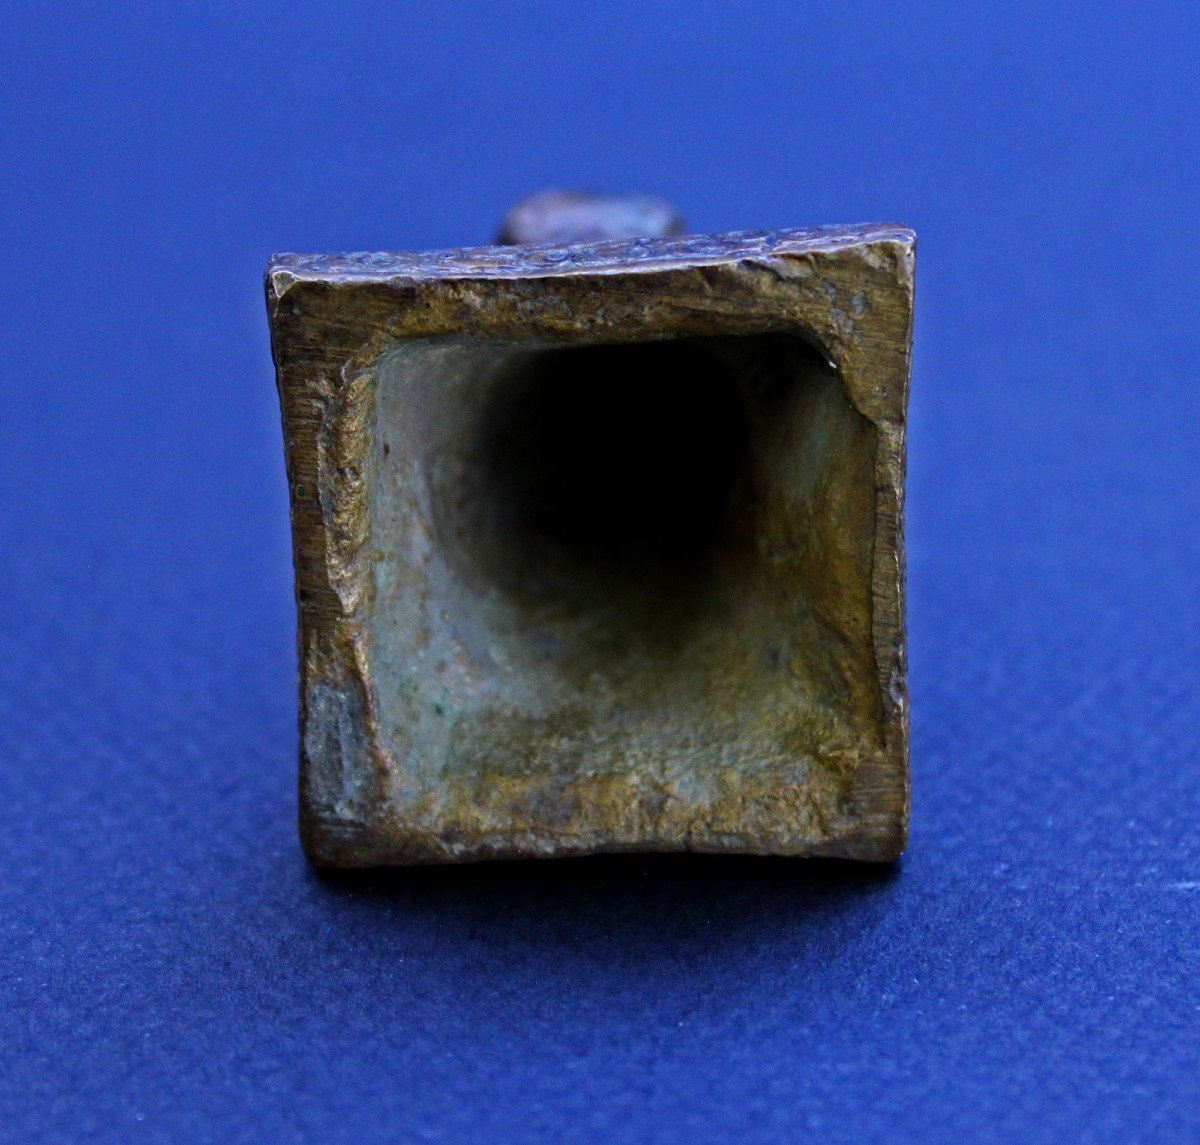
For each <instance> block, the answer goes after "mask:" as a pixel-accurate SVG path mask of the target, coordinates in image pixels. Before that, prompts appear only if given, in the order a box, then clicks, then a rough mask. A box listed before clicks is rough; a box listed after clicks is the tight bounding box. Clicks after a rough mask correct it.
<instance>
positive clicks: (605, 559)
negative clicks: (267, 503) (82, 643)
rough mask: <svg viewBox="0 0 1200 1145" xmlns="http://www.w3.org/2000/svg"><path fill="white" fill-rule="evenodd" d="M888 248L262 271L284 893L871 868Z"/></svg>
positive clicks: (338, 263) (896, 824)
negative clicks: (316, 885) (671, 865)
mask: <svg viewBox="0 0 1200 1145" xmlns="http://www.w3.org/2000/svg"><path fill="white" fill-rule="evenodd" d="M559 205H561V203H560V204H559ZM551 206H552V207H553V206H554V203H553V202H552V203H551ZM578 206H579V204H578V202H576V204H575V207H573V208H572V209H575V208H576V207H578ZM585 206H586V204H585ZM601 206H603V204H601ZM603 209H604V210H607V209H608V208H603ZM618 214H619V211H618ZM594 221H595V217H594V216H593V222H594ZM510 223H511V216H510ZM522 225H524V226H525V229H524V230H519V229H518V230H517V231H516V233H518V234H521V235H525V236H529V235H530V234H536V233H538V232H537V227H538V226H540V225H546V226H550V227H552V226H554V225H558V224H557V223H555V222H554V220H553V219H552V218H551V219H550V220H549V222H547V220H546V218H545V217H542V218H541V219H540V221H539V219H538V218H537V217H536V212H535V216H534V221H533V222H532V223H531V222H529V218H528V212H527V214H526V221H525V223H524V224H522ZM596 225H597V226H601V227H602V225H607V224H603V221H601V223H597V224H596ZM663 229H668V230H669V229H671V227H670V226H668V227H665V228H663ZM506 231H507V232H508V233H510V234H511V233H512V232H513V227H512V226H511V225H509V226H507V227H506ZM913 249H914V239H913V235H912V233H911V232H910V231H908V230H907V229H905V228H903V227H897V226H890V225H868V226H857V227H831V228H818V229H810V230H784V231H774V232H757V233H735V234H726V235H716V236H689V237H656V238H649V239H646V238H626V239H613V240H606V241H592V242H583V243H574V244H570V243H567V244H560V245H545V244H540V245H516V246H497V247H485V248H481V249H475V250H458V251H440V252H433V253H426V254H354V255H341V256H326V255H281V256H278V257H276V258H274V259H273V260H272V261H271V264H270V265H269V267H268V269H267V282H266V285H267V302H268V309H269V312H270V320H271V334H272V344H273V349H274V355H275V363H276V368H277V373H278V383H279V392H280V398H281V402H282V407H283V420H284V432H285V440H286V448H287V460H288V473H289V478H290V484H291V495H292V524H293V533H294V544H295V562H296V582H297V599H298V607H299V614H300V657H301V833H302V838H303V842H304V846H305V849H306V850H307V852H308V854H309V855H310V856H311V857H312V858H313V859H314V860H315V861H317V862H319V863H323V864H328V865H334V866H370V865H382V864H407V863H430V862H454V861H462V860H470V859H485V858H499V857H523V856H552V855H568V854H586V853H592V852H598V851H630V850H646V851H651V850H653V851H679V850H694V851H728V852H751V853H759V854H784V855H825V856H842V857H848V858H855V859H866V860H890V859H893V858H895V857H896V856H898V855H899V853H900V851H901V850H902V849H903V846H904V841H905V835H906V830H907V820H908V759H907V752H908V720H907V710H906V668H905V650H904V628H903V585H904V569H903V531H902V508H903V478H904V429H905V407H906V402H907V394H908V382H909V369H910V344H911V327H912V289H913Z"/></svg>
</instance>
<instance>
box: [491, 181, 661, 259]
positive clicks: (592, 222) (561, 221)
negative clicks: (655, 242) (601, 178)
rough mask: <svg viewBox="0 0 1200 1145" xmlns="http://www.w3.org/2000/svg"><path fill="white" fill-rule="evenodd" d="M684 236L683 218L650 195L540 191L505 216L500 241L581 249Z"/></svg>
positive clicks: (497, 239)
mask: <svg viewBox="0 0 1200 1145" xmlns="http://www.w3.org/2000/svg"><path fill="white" fill-rule="evenodd" d="M683 233H684V228H683V219H682V218H681V217H680V215H679V212H678V211H676V210H675V208H674V207H672V206H671V204H670V203H668V202H666V201H665V200H664V199H658V198H655V197H654V196H652V195H594V194H589V193H587V192H583V191H541V192H539V193H538V194H536V195H530V196H529V197H528V198H526V199H522V200H521V201H520V202H519V203H517V204H516V205H515V206H514V207H513V208H512V209H511V210H510V211H509V212H508V214H507V215H505V216H504V222H503V223H502V224H501V226H500V233H499V235H497V236H496V241H497V242H498V243H500V244H502V245H504V246H512V245H518V244H525V243H576V242H579V243H583V242H602V241H604V240H605V239H661V238H669V237H670V236H672V235H681V234H683Z"/></svg>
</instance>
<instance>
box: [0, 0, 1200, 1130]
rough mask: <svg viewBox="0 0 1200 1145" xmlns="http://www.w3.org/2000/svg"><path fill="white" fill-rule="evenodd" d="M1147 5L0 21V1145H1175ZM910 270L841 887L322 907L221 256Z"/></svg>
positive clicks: (281, 585) (1185, 1004) (1170, 834)
mask: <svg viewBox="0 0 1200 1145" xmlns="http://www.w3.org/2000/svg"><path fill="white" fill-rule="evenodd" d="M1198 49H1200V9H1197V6H1196V5H1195V4H1194V3H1186V4H1183V3H1181V4H1174V5H1171V4H1164V5H1154V6H1148V5H1133V4H1130V5H1112V4H1094V5H1087V6H1080V5H1058V4H1046V3H1028V4H1016V5H1005V6H982V5H981V6H967V5H956V4H947V5H944V6H924V5H895V6H879V5H865V6H846V7H845V8H844V9H842V8H841V7H840V6H836V5H833V6H830V5H812V6H802V5H796V4H786V3H762V4H755V5H745V6H733V5H729V6H725V5H700V6H696V5H691V4H684V3H654V2H646V3H641V4H638V5H623V4H617V5H607V6H605V5H596V6H586V7H584V6H572V5H563V4H559V3H555V4H509V3H505V4H495V5H493V4H484V3H479V4H458V5H455V4H413V3H410V4H402V5H394V4H393V5H379V6H376V7H366V6H363V7H357V6H352V7H349V8H342V7H339V6H333V5H330V6H327V7H318V6H297V5H283V4H262V5H230V6H228V7H223V8H218V7H210V8H207V9H205V10H192V9H191V8H190V7H188V8H186V9H185V8H184V7H182V6H175V5H163V6H159V10H157V11H156V10H154V9H151V10H149V11H141V12H134V10H133V9H132V8H123V7H122V6H115V7H114V6H99V5H62V6H60V7H57V8H50V7H47V6H44V5H38V4H30V5H23V6H21V8H20V9H19V10H16V6H10V8H9V10H8V12H7V14H6V18H5V21H4V32H3V36H0V106H2V108H3V114H2V115H0V164H2V165H3V178H2V179H0V238H2V242H3V256H4V272H3V275H2V276H0V292H2V294H3V308H2V311H0V314H2V318H0V338H2V339H3V362H4V367H3V369H4V390H3V392H4V399H5V400H4V404H3V411H2V413H0V484H2V488H3V502H2V508H0V546H2V547H0V553H2V554H3V556H2V557H0V587H2V592H3V600H4V603H5V608H4V609H3V611H2V612H0V663H2V664H3V671H2V674H0V737H2V739H3V744H2V751H3V760H4V764H3V768H2V769H0V864H2V866H3V870H4V878H3V880H2V881H0V1137H3V1138H4V1139H6V1140H13V1141H37V1140H46V1141H68V1140H85V1139H97V1140H112V1141H139V1140H149V1141H158V1140H170V1141H192V1140H196V1141H214V1142H216V1141H219V1142H233V1141H272V1142H274V1141H385V1140H386V1141H410V1140H435V1141H439V1140H444V1141H481V1142H483V1141H487V1142H492V1141H501V1140H514V1141H520V1140H549V1141H559V1140H568V1139H570V1140H585V1141H734V1140H736V1141H779V1140H788V1141H792V1140H797V1141H798V1140H815V1141H856V1142H867V1141H887V1142H897V1141H920V1142H940V1141H949V1142H958V1141H963V1140H971V1141H975V1140H979V1141H990V1140H997V1141H1022V1142H1028V1141H1063V1140H1095V1141H1128V1140H1156V1141H1162V1140H1170V1139H1175V1140H1178V1139H1189V1138H1190V1139H1197V1138H1198V1137H1200V1097H1198V1094H1197V1090H1198V1084H1197V1070H1198V1067H1200V989H1198V987H1197V969H1198V967H1197V962H1198V959H1197V945H1198V943H1200V832H1198V830H1197V820H1198V816H1200V770H1198V768H1197V749H1198V744H1200V656H1198V653H1200V536H1198V529H1197V519H1198V516H1200V481H1198V476H1200V474H1198V469H1197V444H1198V435H1197V423H1198V422H1200V385H1198V384H1197V383H1198V381H1200V379H1198V378H1197V362H1198V361H1200V323H1198V322H1197V320H1196V304H1197V297H1198V289H1197V288H1198V286H1200V281H1198V276H1197V273H1196V259H1197V253H1196V252H1197V250H1198V249H1200V246H1198V244H1197V238H1198V235H1197V225H1196V219H1197V217H1198V213H1197V206H1198V203H1197V197H1198V196H1197V184H1196V172H1197V168H1198V159H1200V147H1198V146H1197V144H1198V142H1200V140H1198V135H1197V115H1196V107H1197V100H1198V98H1200V69H1198V68H1197V66H1196V60H1197V53H1198ZM561 184H566V185H583V186H598V187H612V188H616V189H625V188H628V189H634V190H644V191H648V192H653V193H659V194H663V195H665V196H666V197H668V198H669V199H671V200H673V201H674V202H676V203H678V204H679V205H680V206H681V208H682V209H683V210H684V212H685V214H686V216H687V218H688V219H689V221H690V223H691V225H692V226H693V228H695V229H698V230H714V231H715V230H725V229H735V228H750V227H763V226H779V225H803V224H806V223H812V222H849V221H857V220H864V219H895V220H899V221H903V222H905V223H909V224H911V225H913V226H915V227H916V228H917V230H918V233H919V235H920V252H919V269H918V313H917V345H916V369H915V377H914V388H913V401H912V411H911V412H912V423H911V439H910V441H911V456H910V483H909V544H910V599H909V617H910V638H911V670H912V712H913V733H914V736H913V771H914V781H913V782H914V787H913V791H914V802H913V830H912V836H911V842H910V847H909V852H908V855H907V856H906V858H905V859H904V861H903V863H902V864H901V865H900V866H899V867H898V868H897V869H895V870H893V871H881V870H871V869H864V868H856V867H847V866H839V865H836V864H819V865H804V864H791V863H782V862H766V861H763V862H749V861H737V862H735V861H722V860H717V859H707V860H700V859H684V858H681V859H672V860H661V859H660V860H651V859H645V860H643V859H621V860H616V861H598V860H597V861H592V860H588V861H583V862H575V863H562V864H551V865H537V864H516V865H509V866H486V867H479V868H474V869H462V870H448V871H427V872H419V873H415V874H414V873H401V874H398V875H392V876H383V875H368V876H359V877H322V876H319V875H317V874H316V873H315V872H313V871H312V870H310V869H309V868H308V867H307V866H306V864H305V862H304V860H303V858H302V857H301V855H300V852H299V849H298V846H297V842H296V833H295V826H294V819H295V794H294V783H295V779H294V773H295V754H296V732H295V717H296V713H295V683H294V675H295V651H294V634H293V609H292V602H291V585H290V579H291V571H290V555H289V542H288V535H287V506H286V496H285V493H286V490H285V481H284V474H283V466H282V449H281V439H280V431H279V424H278V413H277V409H276V404H275V394H274V389H273V376H272V372H271V368H270V361H269V353H268V344H267V333H266V323H265V318H264V313H263V304H262V298H261V287H260V279H261V272H262V268H263V265H264V263H265V261H266V258H267V256H268V255H269V254H270V253H271V252H273V251H275V250H342V249H362V248H379V247H393V248H415V249H420V248H428V247H439V246H449V245H458V244H467V243H476V242H480V241H486V240H487V239H488V237H489V236H490V233H491V230H492V227H493V226H494V224H495V222H496V220H498V218H499V216H500V215H501V213H502V212H503V210H504V208H505V207H506V206H507V205H508V203H509V202H511V201H512V200H513V199H515V198H516V197H518V196H519V195H521V194H523V193H525V192H526V191H529V190H531V189H537V188H540V187H543V186H546V185H551V186H553V185H561Z"/></svg>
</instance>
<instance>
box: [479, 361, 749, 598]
mask: <svg viewBox="0 0 1200 1145" xmlns="http://www.w3.org/2000/svg"><path fill="white" fill-rule="evenodd" d="M746 449H747V421H746V411H745V408H744V403H743V397H742V393H741V391H740V389H739V386H738V384H737V379H736V377H735V376H734V372H733V371H732V370H731V369H730V368H729V367H728V366H727V365H726V364H725V363H724V362H722V360H721V359H720V358H719V357H717V356H716V355H715V354H714V353H713V352H712V351H711V350H708V349H706V348H704V347H703V346H702V345H698V344H696V343H694V342H687V341H674V342H653V343H640V344H636V345H601V346H587V347H578V348H568V349H554V350H543V351H538V352H534V353H531V354H528V355H522V356H521V357H519V358H518V359H516V360H515V361H514V362H513V363H512V365H511V366H510V367H509V368H508V369H507V371H506V373H505V375H504V376H503V377H501V378H499V379H497V380H496V382H495V385H494V389H493V391H492V397H491V400H490V402H489V404H488V406H487V409H486V411H485V415H484V423H483V427H482V434H481V436H480V438H479V452H478V454H477V460H476V462H475V464H474V466H473V468H474V471H475V474H476V479H477V481H478V482H479V484H478V486H477V489H478V493H477V497H476V511H477V512H478V513H479V514H480V517H481V519H480V521H479V529H478V531H477V532H476V541H477V543H478V542H482V543H481V544H480V545H479V551H480V555H482V556H483V557H484V559H485V560H486V561H487V563H488V564H489V565H490V566H491V570H490V571H491V575H492V578H493V579H494V580H496V581H498V582H499V583H500V584H501V585H502V586H503V587H505V588H507V589H509V590H511V591H513V592H515V593H517V594H518V595H520V596H523V597H526V598H529V597H543V598H544V597H547V596H554V597H557V598H558V599H560V600H561V601H562V602H563V603H567V604H570V603H584V602H593V601H594V600H595V598H596V596H597V594H598V593H604V594H605V595H608V596H613V595H614V594H615V595H616V596H617V597H620V596H621V595H622V594H626V595H627V594H628V593H629V592H630V591H639V592H641V593H642V594H643V595H645V593H646V592H654V593H657V592H661V591H665V590H666V589H668V588H669V586H670V585H671V584H679V583H680V582H681V581H683V580H685V579H686V580H692V579H693V578H695V577H696V576H700V575H703V572H704V570H705V568H706V567H707V565H708V563H709V560H708V558H709V555H710V554H711V553H712V551H713V550H714V548H715V547H716V546H717V545H718V543H719V541H720V539H721V537H722V535H723V534H724V533H725V531H726V527H727V523H728V519H729V506H730V499H731V493H732V491H733V489H734V486H735V483H736V481H737V478H738V475H739V473H740V471H741V469H742V466H743V462H744V459H745V454H746ZM583 598H586V601H585V600H584V599H583Z"/></svg>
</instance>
